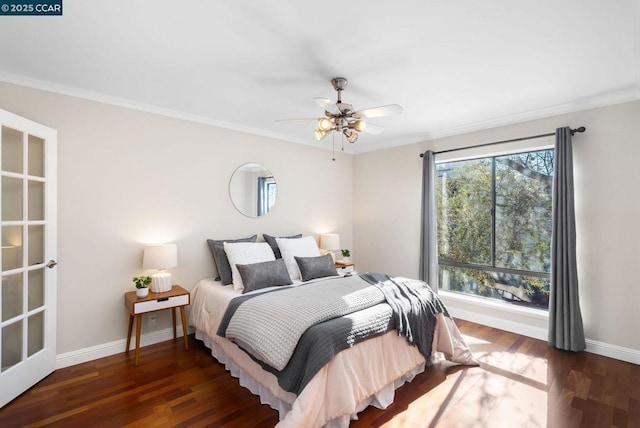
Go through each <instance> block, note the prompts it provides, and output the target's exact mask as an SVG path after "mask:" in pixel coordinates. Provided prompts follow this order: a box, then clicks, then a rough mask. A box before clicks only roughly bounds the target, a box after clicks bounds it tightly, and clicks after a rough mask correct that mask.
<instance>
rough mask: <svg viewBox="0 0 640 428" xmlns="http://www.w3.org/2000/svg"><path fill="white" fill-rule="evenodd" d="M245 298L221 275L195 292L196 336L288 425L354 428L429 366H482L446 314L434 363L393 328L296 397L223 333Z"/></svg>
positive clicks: (336, 361) (351, 351) (439, 323)
mask: <svg viewBox="0 0 640 428" xmlns="http://www.w3.org/2000/svg"><path fill="white" fill-rule="evenodd" d="M338 279H339V278H321V279H314V280H311V281H305V282H302V281H299V280H296V281H293V285H291V286H289V287H288V288H294V287H297V286H298V287H302V286H317V285H316V284H318V283H323V281H324V282H326V281H337V280H338ZM269 290H270V289H269V288H266V289H262V290H256V291H251V292H249V293H247V294H249V295H250V294H262V293H266V292H268V291H269ZM247 294H245V295H244V296H246V295H247ZM239 296H243V294H242V293H241V291H239V290H235V289H234V287H233V286H230V285H222V284H221V282H220V281H216V280H214V279H213V278H209V279H203V280H201V281H199V282H198V284H197V285H196V286H195V288H194V289H193V290H192V303H191V311H190V316H189V320H190V325H192V326H194V327H195V329H196V338H197V339H199V340H201V341H203V342H204V344H205V345H206V346H207V347H208V348H210V349H211V354H212V355H213V357H215V358H216V359H217V360H218V361H219V362H220V363H222V364H224V366H225V368H226V369H227V370H228V371H229V372H230V374H231V375H232V376H233V377H236V378H238V379H239V382H240V385H242V386H243V387H245V388H247V389H249V390H250V391H251V392H252V393H253V394H256V395H258V396H259V397H260V401H261V403H262V404H267V405H269V406H271V407H272V408H273V409H275V410H277V411H278V412H279V419H280V422H279V423H278V425H277V426H278V427H280V428H285V427H321V426H326V427H346V426H348V425H349V423H350V420H351V419H357V413H358V412H360V411H362V410H364V409H365V408H366V407H367V406H369V405H373V406H375V407H377V408H381V409H384V408H386V407H387V406H389V405H390V404H391V403H392V402H393V398H394V391H395V389H397V388H398V387H400V386H401V385H402V384H404V383H405V382H409V381H411V380H412V379H413V378H414V377H415V376H416V375H417V374H419V373H421V372H423V371H424V369H425V365H426V364H431V363H433V362H436V361H438V360H439V359H442V358H446V359H448V360H450V361H454V362H458V363H461V364H467V365H475V364H476V361H475V360H474V358H473V356H472V355H471V353H470V351H469V348H468V347H467V345H466V344H465V342H464V340H463V338H462V336H461V334H460V332H459V330H458V329H457V327H456V326H455V324H454V322H453V320H452V319H451V318H449V317H447V316H445V315H444V314H443V313H439V314H437V315H435V319H436V323H435V328H434V332H433V341H432V346H431V350H432V353H431V355H432V358H431V361H429V362H427V361H426V360H425V357H424V356H423V355H422V354H421V353H420V352H419V351H418V348H417V347H416V346H412V345H411V344H409V343H408V342H407V339H406V338H405V337H402V336H400V335H398V332H397V331H395V330H392V331H388V332H386V333H382V334H379V335H377V336H375V337H372V338H369V339H366V340H363V341H361V342H358V343H356V344H354V345H353V346H350V347H347V348H346V349H344V350H342V351H341V352H339V353H337V354H336V355H335V356H334V357H333V358H332V359H331V361H329V363H328V364H326V365H325V366H324V367H322V368H321V369H320V370H319V371H318V372H317V373H315V375H314V376H313V378H311V379H310V380H309V381H308V383H307V384H306V386H304V389H302V391H300V392H299V393H298V394H296V393H292V392H288V391H286V390H284V389H283V388H282V387H281V386H280V384H279V381H278V378H277V377H276V376H275V375H274V374H273V373H272V372H270V371H267V370H265V369H264V368H263V366H264V364H261V363H260V361H258V360H257V359H256V358H255V357H254V358H252V357H251V356H250V355H249V353H247V352H245V351H244V350H243V349H241V348H240V347H239V346H238V345H237V344H236V343H234V342H232V341H231V340H229V339H228V338H226V337H222V336H221V335H219V334H218V330H219V328H220V326H221V323H222V322H223V317H224V315H225V311H226V310H227V307H228V306H229V304H230V302H232V300H233V299H234V298H237V297H239Z"/></svg>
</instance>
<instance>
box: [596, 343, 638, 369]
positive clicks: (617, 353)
mask: <svg viewBox="0 0 640 428" xmlns="http://www.w3.org/2000/svg"><path fill="white" fill-rule="evenodd" d="M586 342H587V352H591V353H592V354H598V355H602V356H605V357H609V358H615V359H616V360H621V361H626V362H628V363H633V364H639V365H640V350H637V349H631V348H624V347H622V346H617V345H611V344H609V343H604V342H597V341H595V340H591V339H586Z"/></svg>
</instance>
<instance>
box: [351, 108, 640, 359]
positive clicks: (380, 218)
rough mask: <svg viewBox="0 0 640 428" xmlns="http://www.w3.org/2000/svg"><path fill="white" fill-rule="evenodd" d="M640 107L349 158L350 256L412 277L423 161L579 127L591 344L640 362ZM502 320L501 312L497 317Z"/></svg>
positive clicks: (362, 267) (583, 285)
mask: <svg viewBox="0 0 640 428" xmlns="http://www.w3.org/2000/svg"><path fill="white" fill-rule="evenodd" d="M639 118H640V102H638V101H636V102H632V103H626V104H619V105H615V106H610V107H604V108H598V109H593V110H587V111H582V112H576V113H572V114H566V115H562V116H557V117H551V118H546V119H542V120H536V121H531V122H526V123H521V124H517V125H511V126H505V127H501V128H496V129H490V130H485V131H482V132H475V133H471V134H465V135H459V136H454V137H448V138H443V139H438V140H433V141H428V142H424V143H419V144H412V145H408V146H404V147H399V148H395V149H388V150H382V151H377V152H371V153H365V154H360V155H356V156H355V159H354V167H353V168H354V170H353V175H354V188H353V192H354V208H353V210H354V225H353V233H354V243H355V245H354V257H355V259H356V261H357V263H358V270H359V271H366V270H376V271H382V272H388V273H393V274H397V275H405V276H409V277H417V275H418V259H419V244H420V203H421V202H420V198H421V179H422V159H421V158H420V157H419V154H420V153H422V152H424V151H425V150H427V149H432V150H435V151H438V150H443V149H448V148H458V147H468V146H471V145H475V144H482V143H488V142H492V141H501V140H507V139H511V138H518V137H523V136H528V135H539V134H544V133H548V132H553V131H554V130H555V128H557V127H562V126H571V127H578V126H586V128H587V132H586V133H584V134H577V135H576V136H575V137H574V139H573V141H574V164H575V166H574V168H575V186H576V189H575V190H576V215H577V219H576V222H577V225H576V226H577V234H578V275H579V281H580V299H581V304H582V315H583V319H584V324H585V334H586V337H587V339H588V340H589V342H588V344H589V343H592V344H593V342H598V343H600V344H607V345H612V346H613V347H622V348H625V350H631V351H632V353H633V352H636V354H635V355H636V357H638V356H640V334H638V333H637V326H640V298H638V296H639V295H640V285H639V284H638V280H637V278H638V267H637V266H638V262H639V261H640V251H639V248H640V227H638V219H640V198H639V197H638V183H640V168H638V162H639V161H640V121H639V120H638V119H639ZM449 305H450V306H452V307H453V308H452V309H454V311H453V312H454V313H455V312H456V310H457V311H458V312H459V313H462V314H470V313H472V312H475V315H476V319H487V320H489V319H490V318H494V319H495V317H496V316H498V317H503V318H504V319H505V320H511V321H515V322H518V323H520V324H522V325H527V324H528V323H529V327H531V328H532V329H534V330H536V331H543V330H544V329H546V321H544V320H543V319H542V318H541V317H533V318H531V317H530V314H526V315H516V314H513V313H509V312H503V313H499V311H498V310H497V309H496V308H480V307H477V305H474V304H469V303H465V302H460V301H455V302H454V301H452V302H449ZM496 314H499V315H496Z"/></svg>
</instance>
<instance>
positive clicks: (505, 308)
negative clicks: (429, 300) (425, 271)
mask: <svg viewBox="0 0 640 428" xmlns="http://www.w3.org/2000/svg"><path fill="white" fill-rule="evenodd" d="M438 296H440V297H441V298H442V300H444V301H445V303H451V304H455V303H463V304H466V305H472V306H476V307H480V308H485V309H490V310H492V311H499V312H507V313H512V314H516V315H524V316H527V317H530V318H536V319H539V320H543V321H547V320H548V319H549V311H545V310H544V309H534V308H527V307H525V306H517V305H512V304H510V303H505V302H501V301H499V300H495V301H494V300H493V299H488V298H483V297H474V296H465V295H463V294H460V293H452V292H450V291H446V290H438Z"/></svg>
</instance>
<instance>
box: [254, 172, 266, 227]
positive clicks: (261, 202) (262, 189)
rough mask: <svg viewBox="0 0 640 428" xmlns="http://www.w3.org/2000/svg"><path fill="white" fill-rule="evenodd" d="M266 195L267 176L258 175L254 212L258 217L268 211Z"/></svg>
mask: <svg viewBox="0 0 640 428" xmlns="http://www.w3.org/2000/svg"><path fill="white" fill-rule="evenodd" d="M268 199H269V197H268V195H267V178H266V177H258V202H257V203H258V210H257V211H258V212H257V213H256V214H257V215H258V217H260V216H263V215H265V214H266V213H268V212H269V208H268V206H269V202H268Z"/></svg>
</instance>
